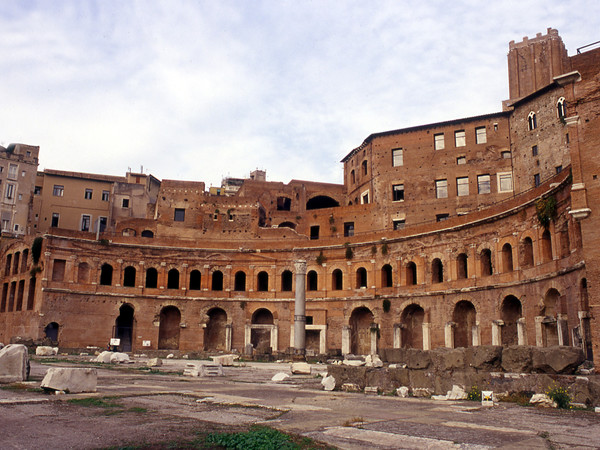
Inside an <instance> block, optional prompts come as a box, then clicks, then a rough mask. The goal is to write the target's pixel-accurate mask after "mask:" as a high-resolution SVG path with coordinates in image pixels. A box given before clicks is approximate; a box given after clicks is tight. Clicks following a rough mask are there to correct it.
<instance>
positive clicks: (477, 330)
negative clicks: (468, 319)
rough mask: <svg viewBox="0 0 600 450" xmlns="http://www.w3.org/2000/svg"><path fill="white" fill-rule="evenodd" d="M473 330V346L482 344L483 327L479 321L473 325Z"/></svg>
mask: <svg viewBox="0 0 600 450" xmlns="http://www.w3.org/2000/svg"><path fill="white" fill-rule="evenodd" d="M471 332H472V333H473V342H472V344H473V347H477V346H479V345H481V327H480V326H479V322H477V323H476V324H475V325H473V327H472V328H471Z"/></svg>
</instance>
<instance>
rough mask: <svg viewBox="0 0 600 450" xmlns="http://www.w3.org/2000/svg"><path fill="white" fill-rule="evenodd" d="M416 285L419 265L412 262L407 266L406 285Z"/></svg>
mask: <svg viewBox="0 0 600 450" xmlns="http://www.w3.org/2000/svg"><path fill="white" fill-rule="evenodd" d="M415 284H417V265H416V264H415V263H414V262H412V261H411V262H409V263H408V264H407V265H406V285H407V286H413V285H415Z"/></svg>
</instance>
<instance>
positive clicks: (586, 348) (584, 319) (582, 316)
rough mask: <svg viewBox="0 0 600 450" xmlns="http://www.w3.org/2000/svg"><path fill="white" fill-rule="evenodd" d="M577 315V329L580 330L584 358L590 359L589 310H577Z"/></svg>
mask: <svg viewBox="0 0 600 450" xmlns="http://www.w3.org/2000/svg"><path fill="white" fill-rule="evenodd" d="M577 316H578V317H579V329H580V330H581V346H582V348H583V352H584V354H585V359H589V360H591V359H592V339H591V338H592V336H591V331H590V312H589V311H577Z"/></svg>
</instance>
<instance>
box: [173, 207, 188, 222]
mask: <svg viewBox="0 0 600 450" xmlns="http://www.w3.org/2000/svg"><path fill="white" fill-rule="evenodd" d="M173 220H174V221H175V222H183V221H184V220H185V209H183V208H175V214H174V215H173Z"/></svg>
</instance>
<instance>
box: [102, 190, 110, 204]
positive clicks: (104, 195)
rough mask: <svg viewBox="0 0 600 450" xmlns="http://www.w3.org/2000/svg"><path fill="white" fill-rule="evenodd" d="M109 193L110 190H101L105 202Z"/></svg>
mask: <svg viewBox="0 0 600 450" xmlns="http://www.w3.org/2000/svg"><path fill="white" fill-rule="evenodd" d="M109 195H110V192H108V191H102V201H103V202H107V201H108V196H109Z"/></svg>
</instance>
